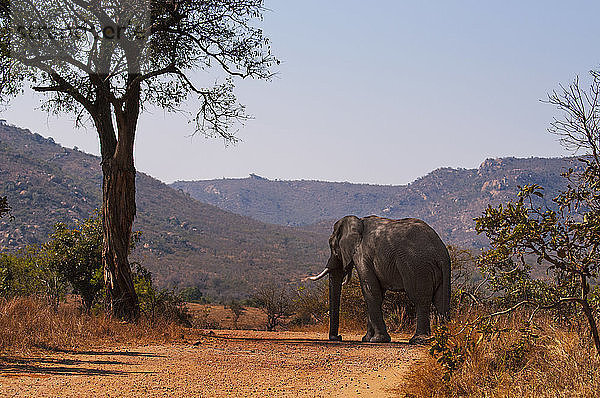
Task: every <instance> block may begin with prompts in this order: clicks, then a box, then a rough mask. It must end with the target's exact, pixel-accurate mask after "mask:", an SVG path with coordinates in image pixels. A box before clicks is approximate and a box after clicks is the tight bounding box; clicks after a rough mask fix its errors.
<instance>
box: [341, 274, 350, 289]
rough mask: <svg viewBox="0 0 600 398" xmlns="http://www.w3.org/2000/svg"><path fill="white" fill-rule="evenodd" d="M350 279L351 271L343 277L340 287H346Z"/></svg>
mask: <svg viewBox="0 0 600 398" xmlns="http://www.w3.org/2000/svg"><path fill="white" fill-rule="evenodd" d="M351 277H352V271H351V272H348V273H347V274H346V275H344V280H343V281H342V286H346V285H347V284H348V282H350V278H351Z"/></svg>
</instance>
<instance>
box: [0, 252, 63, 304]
mask: <svg viewBox="0 0 600 398" xmlns="http://www.w3.org/2000/svg"><path fill="white" fill-rule="evenodd" d="M67 290H68V284H67V283H66V282H65V280H64V279H63V278H62V277H61V275H60V274H59V273H58V271H57V270H56V269H55V268H54V267H52V266H51V263H50V261H49V256H48V254H47V253H46V252H45V251H43V250H41V249H40V248H39V247H35V246H29V247H27V248H25V249H23V250H21V251H19V252H18V253H16V254H5V253H2V254H0V293H1V294H2V296H3V297H5V298H10V297H17V296H32V295H34V296H42V297H44V298H45V299H46V300H47V301H48V303H49V304H50V305H51V306H52V307H53V308H54V309H56V308H58V305H59V303H60V302H61V301H62V300H63V299H64V297H65V294H66V293H67Z"/></svg>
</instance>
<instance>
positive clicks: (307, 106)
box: [2, 0, 600, 184]
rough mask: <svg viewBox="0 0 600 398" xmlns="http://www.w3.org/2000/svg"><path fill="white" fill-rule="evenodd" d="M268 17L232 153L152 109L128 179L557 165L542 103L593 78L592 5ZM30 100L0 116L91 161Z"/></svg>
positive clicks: (400, 175) (430, 6)
mask: <svg viewBox="0 0 600 398" xmlns="http://www.w3.org/2000/svg"><path fill="white" fill-rule="evenodd" d="M267 7H268V8H270V9H271V11H269V12H267V13H266V14H265V21H264V30H265V32H266V33H267V35H268V36H269V37H270V38H271V41H272V44H273V49H274V52H275V53H276V55H277V56H278V57H279V58H280V59H281V60H282V61H283V63H282V64H281V66H280V67H279V68H278V72H279V75H278V77H277V78H276V79H274V80H273V81H272V82H270V83H265V82H259V81H244V82H240V83H239V84H238V90H237V93H238V96H239V98H240V100H241V102H242V103H244V104H246V105H247V108H248V111H249V113H251V114H253V115H254V117H255V119H254V120H251V121H249V122H248V123H246V125H245V126H243V127H242V128H241V129H240V131H239V134H238V135H239V137H240V138H242V140H243V142H241V143H240V144H238V145H236V146H233V147H232V146H230V147H227V148H225V147H224V145H223V142H222V141H219V140H207V139H205V138H203V137H201V136H195V137H190V133H191V132H192V126H191V125H190V124H188V123H187V122H186V119H185V117H183V116H181V115H169V114H167V115H165V114H164V113H163V112H162V111H154V112H152V113H150V114H145V115H144V116H143V118H142V119H141V122H140V126H139V128H138V135H137V142H136V153H135V157H136V167H137V169H138V170H139V171H143V172H146V173H148V174H150V175H152V176H154V177H157V178H159V179H161V180H163V181H165V182H171V181H174V180H177V179H188V180H189V179H209V178H221V177H244V176H247V175H248V174H249V173H257V174H259V175H262V176H265V177H268V178H280V179H320V180H330V181H351V182H368V183H382V184H404V183H407V182H410V181H412V180H414V179H415V178H417V177H419V176H422V175H424V174H426V173H427V172H429V171H431V170H433V169H435V168H438V167H446V166H449V167H467V168H475V167H477V166H478V165H479V164H480V163H481V162H482V161H483V160H484V159H485V158H488V157H501V156H518V157H529V156H559V155H566V154H567V153H566V152H564V151H563V149H562V148H561V147H560V146H559V145H558V143H557V141H556V138H555V137H553V136H551V135H550V134H548V133H547V132H546V128H547V127H548V124H549V122H550V121H551V119H552V116H554V115H556V110H555V109H554V108H552V107H551V106H550V105H546V104H543V103H541V102H540V100H541V99H544V98H545V97H546V93H548V92H549V91H551V90H552V89H554V88H556V87H557V86H558V84H559V83H568V82H569V81H571V80H572V78H573V77H574V76H575V75H576V74H579V75H585V74H586V73H587V71H588V70H589V69H592V68H597V67H600V48H599V47H600V40H599V39H600V25H599V24H598V16H599V15H600V2H599V1H597V0H594V1H568V2H567V1H547V0H545V1H481V0H477V1H475V0H473V1H447V0H446V1H441V0H440V1H414V0H413V1H402V0H398V1H371V2H365V1H354V0H343V1H342V0H336V1H332V0H328V1H313V0H304V1H284V0H279V1H268V2H267ZM202 79H204V76H202V75H199V76H198V78H197V81H202ZM210 79H213V77H211V78H210ZM37 98H38V94H33V93H26V94H25V95H24V96H22V97H20V98H19V99H17V100H14V101H13V103H12V106H11V107H10V108H9V109H8V110H7V111H4V112H2V114H3V116H2V117H3V118H6V119H8V121H9V122H11V123H14V124H16V125H19V126H22V127H27V128H29V129H31V130H32V131H36V132H39V133H40V134H42V135H44V136H52V137H53V138H54V139H55V140H56V141H57V142H60V143H62V144H63V145H65V146H67V147H73V146H78V147H79V148H80V149H83V150H85V151H87V152H91V153H96V154H97V153H98V152H99V151H98V149H99V144H98V140H97V137H96V135H95V133H94V131H93V129H92V128H88V129H87V130H74V128H73V124H72V121H71V120H72V118H69V119H65V118H62V119H60V120H59V119H56V118H54V117H48V116H46V115H45V114H44V113H43V112H42V111H40V110H35V108H36V107H37V106H38V101H37ZM192 106H193V104H190V107H192Z"/></svg>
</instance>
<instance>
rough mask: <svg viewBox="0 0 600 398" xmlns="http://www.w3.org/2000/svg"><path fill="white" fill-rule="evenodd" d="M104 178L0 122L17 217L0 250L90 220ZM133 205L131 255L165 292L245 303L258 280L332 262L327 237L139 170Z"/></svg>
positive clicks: (89, 164) (4, 174) (89, 163)
mask: <svg viewBox="0 0 600 398" xmlns="http://www.w3.org/2000/svg"><path fill="white" fill-rule="evenodd" d="M101 181H102V178H101V171H100V159H99V158H97V157H95V156H92V155H89V154H85V153H83V152H80V151H78V150H76V149H67V148H63V147H61V146H59V145H57V144H56V143H54V141H53V140H52V139H51V138H50V139H45V138H43V137H42V136H40V135H38V134H33V133H31V132H30V131H28V130H24V129H21V128H17V127H14V126H10V125H7V124H6V123H0V196H4V195H6V196H7V197H8V201H9V203H10V205H11V206H12V208H13V211H12V214H13V215H14V220H9V219H8V218H7V217H4V218H2V219H1V220H0V250H10V251H15V250H18V249H19V248H22V247H24V246H25V245H27V244H32V243H40V242H43V241H44V240H46V239H47V237H48V234H49V233H50V232H51V231H52V226H53V225H54V224H55V223H56V222H59V221H61V222H66V223H69V224H72V223H73V222H74V220H80V219H83V218H86V217H89V215H90V214H91V213H92V211H93V210H94V209H96V208H98V207H99V206H100V201H101ZM136 200H137V219H136V222H135V225H134V228H135V229H136V230H140V231H142V241H141V242H140V244H139V245H138V249H137V250H136V252H135V253H134V256H133V257H134V260H136V261H140V262H141V263H143V264H144V265H145V266H146V267H148V269H150V270H151V271H152V273H153V274H154V276H155V278H156V279H157V281H158V283H159V284H160V285H162V286H178V287H185V286H200V287H201V289H202V290H203V291H204V292H205V293H206V294H207V295H209V296H213V297H243V296H247V295H248V294H249V293H250V292H251V291H252V286H253V285H254V284H255V283H257V281H263V280H265V279H276V280H280V281H296V280H299V279H300V278H302V277H304V276H306V275H307V274H308V273H312V272H316V271H318V270H320V269H322V267H323V264H324V261H325V260H326V256H327V253H328V248H327V236H326V235H322V234H320V233H318V232H314V231H304V230H298V229H294V228H290V227H285V226H280V225H269V224H265V223H263V222H259V221H256V220H254V219H251V218H249V217H245V216H241V215H237V214H233V213H230V212H227V211H223V210H221V209H219V208H217V207H215V206H212V205H209V204H204V203H201V202H199V201H196V200H194V199H193V198H191V197H190V196H189V195H187V194H185V193H182V192H179V191H177V190H175V189H172V188H170V187H168V186H167V185H165V184H163V183H162V182H160V181H158V180H156V179H153V178H152V177H150V176H147V175H145V174H143V173H140V172H138V175H137V192H136Z"/></svg>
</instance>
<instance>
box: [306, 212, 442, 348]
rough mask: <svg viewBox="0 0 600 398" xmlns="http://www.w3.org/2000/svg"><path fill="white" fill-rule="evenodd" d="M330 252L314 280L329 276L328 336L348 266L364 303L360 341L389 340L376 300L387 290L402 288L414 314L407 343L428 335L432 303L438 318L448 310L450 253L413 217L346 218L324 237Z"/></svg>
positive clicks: (334, 334) (334, 332)
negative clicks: (364, 329) (355, 276)
mask: <svg viewBox="0 0 600 398" xmlns="http://www.w3.org/2000/svg"><path fill="white" fill-rule="evenodd" d="M329 246H330V248H331V256H330V258H329V261H328V262H327V267H326V269H325V270H324V271H323V272H322V273H321V274H320V275H319V276H318V277H313V278H311V279H313V280H316V279H319V278H321V277H323V276H324V275H326V274H329V339H330V340H337V341H339V340H341V339H342V337H341V336H340V335H339V334H338V328H339V319H340V318H339V315H340V295H341V291H342V282H343V281H344V280H349V279H350V276H351V274H352V270H353V268H355V269H356V271H357V273H358V277H359V279H360V286H361V289H362V293H363V296H364V298H365V302H366V303H367V311H368V324H367V333H366V334H365V335H364V337H363V338H362V341H368V342H389V341H390V335H389V334H388V332H387V329H386V326H385V322H384V320H383V313H382V309H381V304H382V301H383V297H384V294H385V292H386V291H387V290H391V291H406V293H407V295H408V297H409V299H410V300H412V301H413V302H414V304H415V307H416V312H417V330H416V332H415V335H414V336H413V337H412V338H411V340H410V342H411V343H420V342H422V341H423V340H424V339H425V338H426V337H428V336H429V335H430V323H429V310H430V307H431V304H432V303H433V304H434V305H435V307H436V309H437V311H438V313H439V314H440V315H441V316H442V318H443V319H445V320H447V319H449V311H450V256H449V255H448V250H447V249H446V246H445V245H444V243H443V242H442V241H441V239H440V237H439V236H438V235H437V233H436V232H435V231H434V230H433V229H432V228H431V227H430V226H429V225H427V224H426V223H425V222H423V221H421V220H418V219H415V218H405V219H401V220H390V219H387V218H381V217H375V216H370V217H365V218H358V217H356V216H346V217H344V218H342V219H341V220H339V221H337V222H336V223H335V225H334V228H333V233H332V234H331V237H330V238H329Z"/></svg>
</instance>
